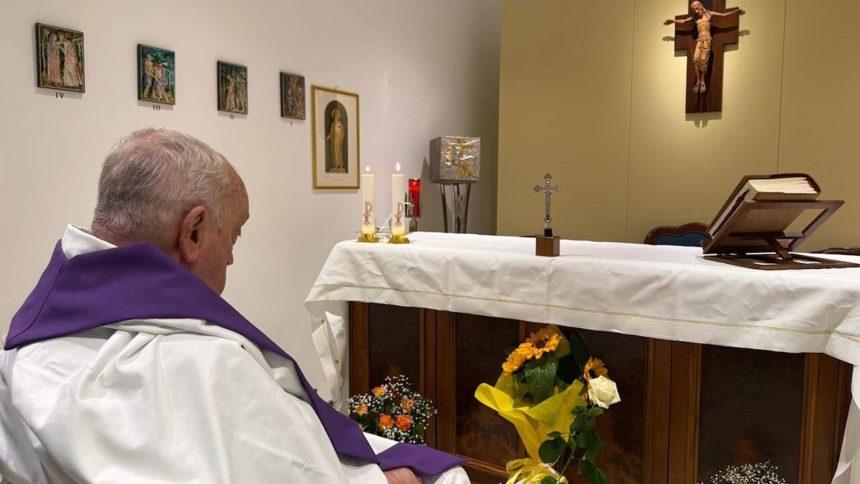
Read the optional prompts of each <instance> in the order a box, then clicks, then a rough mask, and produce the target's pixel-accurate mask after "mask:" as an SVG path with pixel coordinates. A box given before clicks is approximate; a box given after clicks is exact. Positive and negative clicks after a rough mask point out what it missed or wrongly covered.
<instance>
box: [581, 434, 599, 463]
mask: <svg viewBox="0 0 860 484" xmlns="http://www.w3.org/2000/svg"><path fill="white" fill-rule="evenodd" d="M602 447H603V441H602V440H600V437H598V436H597V434H595V433H594V432H591V436H590V438H589V439H588V442H587V443H586V447H585V458H586V459H588V460H589V461H590V462H596V461H597V454H599V453H600V449H601V448H602Z"/></svg>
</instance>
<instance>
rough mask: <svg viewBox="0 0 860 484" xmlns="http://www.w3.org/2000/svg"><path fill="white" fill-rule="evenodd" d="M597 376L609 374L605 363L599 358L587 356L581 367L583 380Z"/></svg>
mask: <svg viewBox="0 0 860 484" xmlns="http://www.w3.org/2000/svg"><path fill="white" fill-rule="evenodd" d="M598 376H609V370H607V369H606V365H604V364H603V360H601V359H600V358H594V357H593V356H592V357H589V358H588V361H587V362H586V363H585V367H584V368H583V369H582V377H583V378H585V381H590V380H591V379H592V378H597V377H598Z"/></svg>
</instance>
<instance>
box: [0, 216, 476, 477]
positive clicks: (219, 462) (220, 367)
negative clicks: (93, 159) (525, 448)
mask: <svg viewBox="0 0 860 484" xmlns="http://www.w3.org/2000/svg"><path fill="white" fill-rule="evenodd" d="M62 245H63V250H64V252H65V255H66V256H67V257H73V256H75V255H78V254H83V253H87V252H91V251H95V250H101V249H106V248H109V247H111V246H110V245H109V244H107V243H106V242H104V241H101V240H99V239H97V238H95V237H93V236H91V235H89V234H87V233H85V232H83V231H81V230H79V229H77V228H75V227H72V226H70V227H69V228H68V229H67V230H66V233H65V234H64V236H63V241H62ZM307 398H308V397H307V395H306V394H305V392H304V390H303V388H302V385H301V383H300V382H299V379H298V376H297V374H296V372H295V370H294V369H293V366H292V363H291V362H289V361H288V360H286V359H284V358H282V357H280V356H278V355H275V354H273V353H270V352H268V351H263V352H261V351H260V350H259V349H258V348H257V347H256V346H255V345H254V344H252V343H250V342H249V341H248V340H246V339H245V338H244V337H243V336H241V335H239V334H237V333H234V332H232V331H229V330H227V329H224V328H221V327H218V326H214V325H209V324H206V323H205V322H204V321H201V320H193V319H171V320H158V319H151V320H133V321H125V322H121V323H118V324H114V325H111V326H105V327H102V328H98V329H94V330H89V331H84V332H81V333H77V334H74V335H71V336H66V337H60V338H55V339H50V340H46V341H41V342H38V343H33V344H29V345H26V346H23V347H20V348H18V349H14V350H9V351H0V475H2V476H3V478H2V479H3V482H13V483H19V482H20V483H34V484H35V483H47V482H50V483H67V482H68V483H72V482H75V483H78V482H87V483H111V484H116V483H138V482H146V483H254V484H265V483H284V482H300V483H305V482H307V483H311V482H313V483H317V482H319V483H386V482H387V481H386V478H385V476H384V475H383V473H382V471H381V470H380V469H379V467H378V466H376V465H375V464H363V463H359V462H350V461H348V460H347V459H340V458H339V457H338V455H337V454H336V453H335V451H334V448H333V447H332V445H331V443H330V441H329V439H328V437H327V436H326V433H325V430H324V429H323V426H322V424H321V423H320V421H319V419H318V417H317V416H316V414H315V413H314V411H313V409H312V408H311V406H310V405H309V404H308V403H307V402H306V401H307ZM365 435H366V436H367V438H368V441H369V443H370V444H371V447H372V448H373V449H374V451H375V452H377V453H379V452H381V451H382V450H385V449H387V448H388V447H390V446H391V445H393V444H394V442H392V441H389V440H387V439H383V438H381V437H376V436H373V435H367V434H365ZM424 482H435V483H438V484H447V483H451V484H454V483H467V482H469V481H468V477H467V476H466V474H465V472H464V471H463V470H462V469H461V468H455V469H452V470H449V471H448V472H446V473H444V474H442V475H441V476H438V477H425V478H424Z"/></svg>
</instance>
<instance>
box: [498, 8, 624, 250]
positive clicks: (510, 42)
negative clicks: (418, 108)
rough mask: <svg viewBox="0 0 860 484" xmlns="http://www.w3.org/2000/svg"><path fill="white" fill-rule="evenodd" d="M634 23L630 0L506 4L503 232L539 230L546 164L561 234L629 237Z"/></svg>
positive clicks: (502, 83)
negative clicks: (557, 189)
mask: <svg viewBox="0 0 860 484" xmlns="http://www.w3.org/2000/svg"><path fill="white" fill-rule="evenodd" d="M632 26H633V0H625V1H618V2H594V1H590V0H589V1H586V0H547V1H533V2H524V3H506V4H504V5H503V8H502V27H501V29H502V41H501V42H502V47H501V48H502V54H501V67H500V70H501V74H500V75H501V80H500V108H499V109H500V114H499V118H500V123H499V172H500V173H499V197H498V219H497V220H498V232H499V233H500V234H518V235H519V234H534V233H537V232H540V231H541V230H542V217H543V202H544V199H543V197H542V196H541V195H538V194H536V193H534V192H533V191H532V188H533V187H534V185H536V184H538V183H540V182H542V180H543V175H544V173H545V172H547V171H550V172H552V174H553V175H554V177H555V179H554V181H555V182H558V184H560V185H562V187H563V191H562V193H561V194H559V195H558V196H557V197H556V198H555V200H556V203H554V209H553V217H554V226H555V232H556V234H558V235H561V236H562V237H565V238H578V239H596V240H623V239H624V227H625V218H626V213H625V212H626V186H627V163H628V146H627V145H628V139H629V131H628V125H629V118H630V116H629V114H630V111H629V109H630V69H631V53H632V40H633V38H632V29H631V28H632Z"/></svg>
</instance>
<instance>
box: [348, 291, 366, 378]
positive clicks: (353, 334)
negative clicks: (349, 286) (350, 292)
mask: <svg viewBox="0 0 860 484" xmlns="http://www.w3.org/2000/svg"><path fill="white" fill-rule="evenodd" d="M368 306H369V305H368V304H367V303H359V302H350V303H349V394H350V395H355V394H357V393H367V392H369V391H370V331H369V329H368V324H369V323H368Z"/></svg>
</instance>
